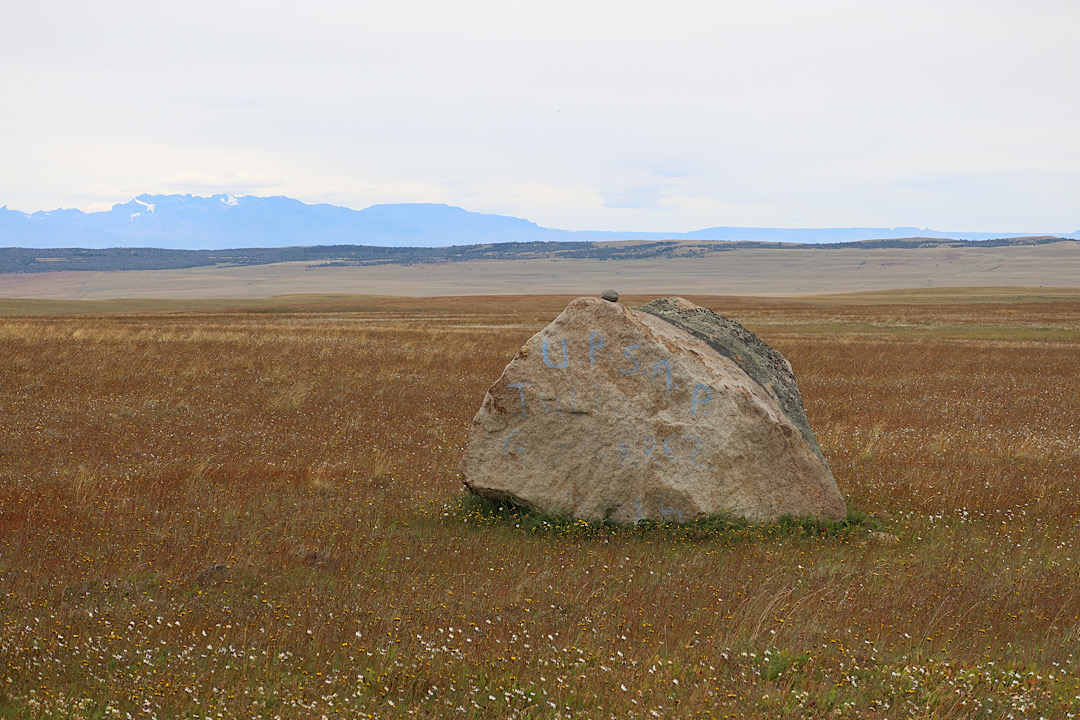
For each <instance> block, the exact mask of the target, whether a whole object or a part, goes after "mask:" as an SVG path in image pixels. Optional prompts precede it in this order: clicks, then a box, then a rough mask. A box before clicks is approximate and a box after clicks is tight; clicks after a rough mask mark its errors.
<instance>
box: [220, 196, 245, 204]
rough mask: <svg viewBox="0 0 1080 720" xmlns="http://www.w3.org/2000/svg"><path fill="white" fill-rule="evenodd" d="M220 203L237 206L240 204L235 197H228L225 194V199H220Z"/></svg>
mask: <svg viewBox="0 0 1080 720" xmlns="http://www.w3.org/2000/svg"><path fill="white" fill-rule="evenodd" d="M221 202H223V203H225V204H226V205H239V204H240V200H238V199H237V197H236V196H235V195H229V194H226V195H225V197H223V198H221Z"/></svg>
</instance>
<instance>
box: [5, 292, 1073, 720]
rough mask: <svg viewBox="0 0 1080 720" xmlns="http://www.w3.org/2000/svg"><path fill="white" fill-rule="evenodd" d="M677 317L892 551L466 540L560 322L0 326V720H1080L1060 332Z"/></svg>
mask: <svg viewBox="0 0 1080 720" xmlns="http://www.w3.org/2000/svg"><path fill="white" fill-rule="evenodd" d="M644 299H646V298H644V297H641V298H630V301H631V302H637V301H640V300H644ZM696 300H697V301H698V302H701V303H703V304H705V305H707V306H710V307H713V308H714V309H717V310H718V311H720V312H721V313H723V314H726V315H728V316H731V317H734V318H736V319H739V320H742V321H744V322H746V324H748V326H749V327H751V329H754V330H756V331H759V332H760V333H761V334H762V336H763V337H764V338H765V339H766V341H768V342H770V343H771V344H773V345H774V346H776V347H777V348H778V349H780V350H781V351H782V352H784V353H785V355H786V356H787V357H788V358H789V359H790V360H791V362H792V364H793V365H794V367H795V371H796V376H797V377H798V379H799V382H800V388H801V389H802V392H803V397H804V399H805V400H806V402H807V411H808V415H809V416H810V419H811V422H812V424H813V426H814V428H815V430H816V431H817V433H818V436H819V438H820V440H821V441H822V445H823V447H824V450H825V454H826V456H827V457H828V458H829V460H830V462H831V464H832V466H833V469H834V471H835V473H836V476H837V480H838V482H839V484H840V486H841V489H842V490H843V492H844V493H845V494H846V495H848V496H849V498H850V501H851V503H852V504H853V505H854V506H855V507H857V508H858V509H860V510H863V511H866V512H870V513H872V514H874V515H875V516H877V517H878V518H880V519H881V520H882V521H884V522H885V523H886V524H887V525H888V526H889V527H890V528H891V531H892V532H895V533H896V534H898V535H899V536H900V542H899V543H896V544H882V543H876V542H872V541H868V540H867V539H865V538H864V537H862V536H859V535H850V534H848V535H845V534H835V535H828V536H826V537H809V536H804V535H803V534H801V533H799V532H797V531H774V530H770V529H767V528H754V527H751V528H745V529H734V530H728V531H718V532H715V533H698V534H687V533H670V532H667V531H665V530H664V529H663V528H648V529H644V530H611V529H605V528H577V527H575V526H568V527H560V528H555V529H552V530H550V531H542V530H541V531H537V530H534V529H526V528H525V527H515V525H516V524H520V523H515V521H514V520H513V519H509V520H507V519H499V517H497V515H496V516H492V515H490V514H485V513H482V512H466V511H464V510H462V509H461V505H460V504H459V497H460V485H459V481H458V479H457V473H458V470H459V467H458V459H459V458H460V456H461V452H462V446H463V443H464V442H465V437H466V429H467V425H468V422H469V420H470V419H471V417H472V415H473V413H474V412H475V410H476V408H477V407H478V406H479V403H480V400H481V398H482V396H483V393H484V391H485V390H486V388H487V386H488V385H489V384H490V383H491V382H492V381H493V380H494V379H495V378H496V377H497V376H498V375H499V373H500V372H501V370H502V368H503V366H504V365H505V364H506V362H507V361H508V360H509V359H510V357H511V356H512V354H513V353H514V352H515V351H516V349H517V348H518V346H519V345H520V344H521V343H522V342H523V341H524V340H525V339H527V338H528V337H529V335H531V334H532V333H533V332H535V331H536V330H537V329H539V328H540V327H542V326H543V325H544V324H546V322H548V321H549V320H550V319H551V318H552V317H553V316H554V314H555V313H557V312H558V310H559V309H561V307H562V306H563V305H564V304H565V302H566V298H565V297H534V298H522V297H518V298H513V297H503V298H481V299H470V298H454V299H434V300H409V299H379V298H354V299H348V298H329V297H325V298H295V299H293V300H290V302H289V303H288V304H287V306H286V305H283V304H281V303H264V304H261V305H260V304H258V303H256V304H253V305H250V306H248V307H244V308H237V307H233V308H231V309H230V308H225V307H221V308H219V309H218V310H216V311H210V310H206V311H193V310H190V309H189V310H185V311H183V312H180V311H173V312H167V313H166V312H153V313H141V314H140V313H127V314H111V315H105V314H92V315H82V316H71V315H60V316H10V317H5V318H0V717H35V718H36V717H125V716H126V715H127V714H128V713H130V714H131V716H132V717H154V716H156V717H175V716H184V717H196V716H197V717H267V718H272V717H275V716H279V717H282V718H293V717H312V718H321V717H323V716H326V717H380V718H385V717H411V716H414V715H417V716H428V717H465V718H481V717H483V718H504V717H548V718H555V717H596V718H608V717H614V718H632V717H642V718H647V717H663V718H683V717H724V716H728V717H791V718H798V717H827V716H828V717H831V716H835V715H840V716H850V717H856V716H857V717H870V718H875V717H880V718H883V717H907V716H914V717H920V718H928V717H935V718H946V717H955V718H961V717H964V718H966V717H978V716H982V717H1010V716H1012V717H1039V716H1044V717H1068V716H1070V714H1077V713H1080V679H1078V677H1080V676H1078V673H1080V637H1078V627H1080V587H1078V586H1077V582H1076V578H1077V570H1078V565H1080V563H1078V560H1080V557H1078V553H1080V544H1078V541H1080V497H1078V494H1077V485H1078V482H1077V481H1078V475H1080V419H1078V418H1080V391H1078V385H1077V381H1076V378H1077V377H1078V376H1080V302H1077V301H1075V300H1071V299H1069V298H1065V299H1061V298H1053V299H1049V300H1044V301H1041V302H1040V301H1037V299H1033V298H1030V297H1028V298H1015V297H1014V298H1004V299H998V300H996V301H994V302H983V303H980V304H974V305H973V304H970V303H966V302H961V301H958V300H948V299H941V302H937V303H927V302H923V301H921V299H920V300H919V301H918V302H913V301H910V299H904V298H900V299H899V300H900V301H901V302H893V303H892V304H890V303H889V302H888V299H887V298H881V299H877V300H875V301H874V302H870V303H866V302H863V301H858V302H847V301H845V300H844V299H830V300H820V299H819V300H814V301H778V300H755V299H751V298H742V299H731V298H723V299H720V298H696ZM864 300H865V299H864ZM894 300H896V298H894ZM1016 300H1019V301H1016Z"/></svg>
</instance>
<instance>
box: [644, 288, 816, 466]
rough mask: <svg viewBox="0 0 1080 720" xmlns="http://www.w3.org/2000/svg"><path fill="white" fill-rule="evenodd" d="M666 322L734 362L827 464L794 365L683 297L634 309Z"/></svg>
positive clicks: (741, 329)
mask: <svg viewBox="0 0 1080 720" xmlns="http://www.w3.org/2000/svg"><path fill="white" fill-rule="evenodd" d="M634 309H635V310H641V311H644V312H647V313H649V314H651V315H655V316H656V317H658V318H663V319H664V320H667V321H668V322H669V323H671V324H672V325H675V326H676V327H680V328H682V329H683V330H685V331H686V332H688V333H690V334H691V335H693V336H694V337H696V338H700V339H702V340H704V341H705V342H706V343H707V344H708V345H709V347H711V348H712V349H713V350H715V351H717V352H718V353H720V354H721V355H723V356H724V357H727V358H731V359H732V360H734V361H735V362H736V363H737V364H738V365H739V367H741V368H742V369H743V371H745V372H746V374H747V375H749V376H750V377H751V378H753V379H754V381H755V382H757V384H758V385H760V386H761V387H762V389H764V390H765V392H767V393H769V395H770V396H771V397H772V399H773V400H775V401H776V404H777V405H779V406H780V409H781V410H783V411H784V414H785V415H787V416H788V419H789V420H791V422H793V423H795V427H797V428H799V432H801V433H802V436H803V438H804V439H805V440H806V442H808V443H810V446H811V447H813V448H814V452H816V453H817V454H818V456H819V457H821V461H822V462H825V457H824V456H823V455H822V454H821V447H820V446H819V445H818V441H817V438H815V437H814V431H813V430H811V429H810V421H809V420H807V419H806V411H805V410H804V409H803V403H802V395H800V394H799V386H798V385H796V384H795V375H794V373H792V371H791V363H789V362H788V361H787V358H785V357H784V356H783V355H781V354H780V353H779V352H777V351H776V350H774V349H773V348H771V347H769V346H768V345H766V344H765V343H764V342H762V340H761V338H759V337H758V336H757V335H755V334H754V333H752V332H750V331H749V330H747V329H746V328H744V327H743V326H742V325H740V324H739V323H737V322H735V321H734V320H731V319H729V318H726V317H721V316H720V315H717V314H716V313H714V312H713V311H712V310H709V309H708V308H703V307H698V306H697V305H695V304H694V303H692V302H689V301H688V300H684V299H683V298H680V297H666V298H659V299H658V300H653V301H652V302H651V303H648V304H646V305H639V306H638V307H636V308H634Z"/></svg>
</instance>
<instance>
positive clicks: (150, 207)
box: [131, 198, 155, 217]
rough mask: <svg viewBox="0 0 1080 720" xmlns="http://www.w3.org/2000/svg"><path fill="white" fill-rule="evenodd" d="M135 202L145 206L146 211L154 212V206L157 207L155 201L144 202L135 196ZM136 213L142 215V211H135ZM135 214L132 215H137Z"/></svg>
mask: <svg viewBox="0 0 1080 720" xmlns="http://www.w3.org/2000/svg"><path fill="white" fill-rule="evenodd" d="M135 202H137V203H139V204H140V205H142V206H143V207H144V208H146V212H154V207H155V205H154V203H148V202H143V201H142V200H140V199H139V198H135ZM135 215H142V213H135ZM135 215H132V216H131V217H135Z"/></svg>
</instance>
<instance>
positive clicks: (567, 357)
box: [540, 338, 570, 368]
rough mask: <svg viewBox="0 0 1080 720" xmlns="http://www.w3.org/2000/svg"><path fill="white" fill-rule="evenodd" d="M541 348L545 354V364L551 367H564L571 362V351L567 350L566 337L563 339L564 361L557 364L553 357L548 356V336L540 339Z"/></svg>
mask: <svg viewBox="0 0 1080 720" xmlns="http://www.w3.org/2000/svg"><path fill="white" fill-rule="evenodd" d="M540 348H541V351H542V353H543V355H544V364H545V365H547V366H548V367H549V368H564V367H566V366H567V365H569V364H570V353H568V352H567V350H566V338H563V339H562V362H561V363H559V364H555V363H553V362H551V358H549V357H548V343H547V338H543V339H542V340H541V341H540Z"/></svg>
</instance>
